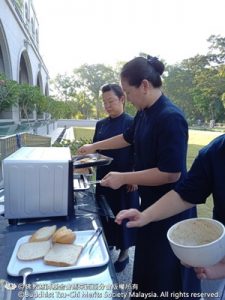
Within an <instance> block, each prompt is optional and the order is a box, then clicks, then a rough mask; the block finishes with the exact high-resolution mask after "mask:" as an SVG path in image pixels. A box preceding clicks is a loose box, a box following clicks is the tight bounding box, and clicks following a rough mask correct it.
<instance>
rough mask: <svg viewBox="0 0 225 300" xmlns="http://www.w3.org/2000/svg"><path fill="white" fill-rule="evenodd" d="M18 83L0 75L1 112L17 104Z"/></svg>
mask: <svg viewBox="0 0 225 300" xmlns="http://www.w3.org/2000/svg"><path fill="white" fill-rule="evenodd" d="M17 97H18V83H17V82H16V81H13V80H8V79H6V77H5V76H4V75H3V74H0V111H3V110H5V109H7V108H9V107H11V106H12V105H15V104H16V103H17Z"/></svg>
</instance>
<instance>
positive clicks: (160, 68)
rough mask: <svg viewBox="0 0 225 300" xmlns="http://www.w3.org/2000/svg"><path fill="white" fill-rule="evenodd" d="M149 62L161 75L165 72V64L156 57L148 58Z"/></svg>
mask: <svg viewBox="0 0 225 300" xmlns="http://www.w3.org/2000/svg"><path fill="white" fill-rule="evenodd" d="M147 62H148V63H149V64H150V65H151V66H152V67H153V68H154V69H155V71H156V72H158V73H159V74H160V75H162V74H163V72H164V69H165V67H164V64H163V63H162V62H161V61H159V59H158V57H156V56H151V55H148V56H147Z"/></svg>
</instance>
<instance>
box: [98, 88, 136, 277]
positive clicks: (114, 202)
mask: <svg viewBox="0 0 225 300" xmlns="http://www.w3.org/2000/svg"><path fill="white" fill-rule="evenodd" d="M102 97H103V104H104V107H105V110H106V112H107V113H108V117H107V118H105V119H102V120H100V121H98V122H97V124H96V128H95V134H94V138H93V142H98V141H102V140H105V139H108V138H111V137H113V136H115V135H118V134H121V133H122V132H124V131H126V130H127V128H129V127H130V126H131V124H132V122H133V117H131V116H130V115H128V114H126V113H125V112H124V102H125V97H124V93H123V91H122V88H121V87H120V86H119V85H117V84H107V85H105V86H103V87H102ZM99 152H100V153H101V154H103V155H106V156H109V157H112V158H113V161H112V162H111V164H110V165H107V166H101V167H98V168H97V174H96V177H97V179H102V178H103V177H104V176H105V175H106V174H108V173H109V172H110V171H118V172H129V171H132V170H133V166H134V162H133V150H132V147H131V146H128V147H126V148H123V149H117V150H105V151H99ZM102 196H104V198H105V199H106V201H107V203H108V204H109V207H110V208H111V210H112V212H113V213H114V214H115V215H116V214H117V213H118V212H119V211H120V210H121V209H126V208H131V207H134V208H139V195H138V192H137V191H130V190H129V187H128V186H122V187H121V188H119V189H117V190H113V189H111V188H107V187H102V186H100V185H97V186H96V199H97V201H101V199H102ZM101 219H102V226H103V228H104V233H105V236H106V239H107V242H108V245H109V246H115V247H116V249H120V254H119V257H118V260H117V261H116V262H115V264H114V265H115V269H116V271H117V272H121V271H122V270H123V269H124V268H125V266H126V264H127V263H128V262H129V254H128V249H129V247H131V246H134V245H135V241H136V231H137V230H136V229H128V228H127V227H126V224H125V223H123V225H122V226H119V225H118V224H116V223H115V222H114V219H110V218H106V217H102V218H101Z"/></svg>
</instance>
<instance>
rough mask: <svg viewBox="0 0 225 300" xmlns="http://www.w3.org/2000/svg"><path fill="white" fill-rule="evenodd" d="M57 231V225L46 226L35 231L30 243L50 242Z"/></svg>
mask: <svg viewBox="0 0 225 300" xmlns="http://www.w3.org/2000/svg"><path fill="white" fill-rule="evenodd" d="M55 231H56V225H53V226H45V227H41V228H39V229H38V230H37V231H35V232H34V233H33V234H32V236H31V237H30V239H29V242H40V241H47V240H49V239H50V238H51V237H52V235H53V234H54V233H55Z"/></svg>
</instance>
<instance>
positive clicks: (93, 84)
mask: <svg viewBox="0 0 225 300" xmlns="http://www.w3.org/2000/svg"><path fill="white" fill-rule="evenodd" d="M74 77H75V81H76V82H77V83H78V86H79V88H80V90H82V91H83V93H85V94H86V95H88V92H89V93H90V95H89V97H90V100H91V102H92V103H93V104H94V105H95V108H96V118H97V119H99V117H100V115H101V113H102V112H103V108H102V105H101V104H100V93H99V92H100V89H101V87H102V86H103V85H104V84H106V83H118V81H119V79H118V77H117V74H116V73H115V71H114V70H113V69H112V68H111V67H108V66H105V65H103V64H96V65H87V64H84V65H82V66H81V67H80V68H78V69H75V70H74Z"/></svg>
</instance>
